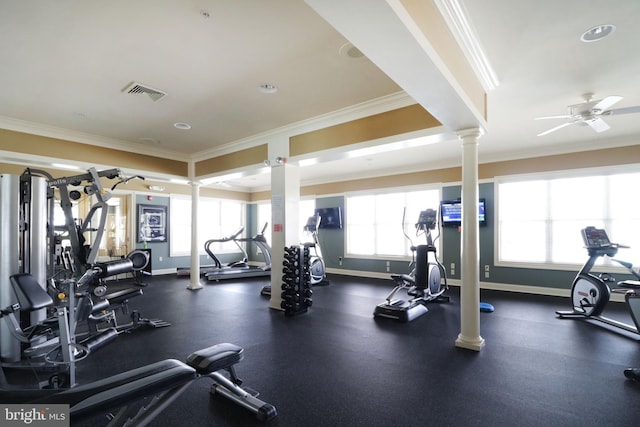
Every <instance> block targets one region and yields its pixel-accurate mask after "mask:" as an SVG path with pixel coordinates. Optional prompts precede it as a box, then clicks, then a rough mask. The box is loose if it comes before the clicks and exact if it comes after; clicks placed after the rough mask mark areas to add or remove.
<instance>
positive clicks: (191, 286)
mask: <svg viewBox="0 0 640 427" xmlns="http://www.w3.org/2000/svg"><path fill="white" fill-rule="evenodd" d="M202 288H203V286H202V284H201V283H200V282H197V283H189V286H187V289H189V290H190V291H197V290H199V289H202Z"/></svg>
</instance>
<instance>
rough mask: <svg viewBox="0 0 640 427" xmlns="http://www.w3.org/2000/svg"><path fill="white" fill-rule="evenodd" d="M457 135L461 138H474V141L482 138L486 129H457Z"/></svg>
mask: <svg viewBox="0 0 640 427" xmlns="http://www.w3.org/2000/svg"><path fill="white" fill-rule="evenodd" d="M456 135H458V138H460V139H461V140H463V141H464V140H467V139H473V141H477V140H478V139H480V137H481V136H482V135H484V131H483V130H482V128H469V129H461V130H459V131H456Z"/></svg>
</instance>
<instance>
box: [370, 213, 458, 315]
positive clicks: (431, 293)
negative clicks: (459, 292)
mask: <svg viewBox="0 0 640 427" xmlns="http://www.w3.org/2000/svg"><path fill="white" fill-rule="evenodd" d="M405 215H406V209H405V211H404V212H403V214H402V224H403V233H404V236H405V237H406V238H407V240H409V242H410V243H411V246H410V249H411V254H412V260H411V262H410V264H409V270H410V273H409V274H392V275H391V279H392V280H393V281H394V282H395V283H396V286H395V287H394V288H393V290H392V291H391V292H390V293H389V295H387V298H386V299H385V302H383V303H381V304H378V306H376V308H375V310H374V311H373V316H374V317H386V318H390V319H395V320H399V321H402V322H410V321H412V320H414V319H416V318H418V317H420V316H422V315H423V314H426V313H427V312H428V311H429V309H428V308H427V307H426V304H427V303H428V302H449V300H450V299H449V297H448V296H445V295H443V294H444V292H445V291H446V290H447V289H449V286H448V285H447V275H446V272H445V269H444V266H443V265H442V264H441V263H440V261H439V260H438V257H437V254H436V247H435V245H434V242H433V238H432V237H431V230H433V229H435V228H436V223H437V217H438V213H437V212H436V211H435V210H433V209H427V210H424V211H422V212H420V216H419V217H418V222H417V223H416V225H415V227H416V235H419V234H424V235H425V237H426V241H427V244H426V245H418V246H414V245H413V242H412V241H411V238H410V237H409V236H408V235H407V233H406V232H405V231H404V222H405ZM430 253H431V254H433V262H432V261H430V259H429V258H430V256H429V254H430ZM400 290H404V291H406V292H407V295H408V296H409V297H410V298H409V299H408V300H402V299H393V298H394V296H395V295H396V293H398V292H399V291H400Z"/></svg>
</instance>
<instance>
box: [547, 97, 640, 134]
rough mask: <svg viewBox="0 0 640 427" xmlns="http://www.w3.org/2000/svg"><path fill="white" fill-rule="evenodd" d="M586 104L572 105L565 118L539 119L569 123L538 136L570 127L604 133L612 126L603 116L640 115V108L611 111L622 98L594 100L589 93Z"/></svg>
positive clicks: (550, 117)
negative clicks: (561, 120)
mask: <svg viewBox="0 0 640 427" xmlns="http://www.w3.org/2000/svg"><path fill="white" fill-rule="evenodd" d="M583 97H584V102H582V103H580V104H575V105H570V106H569V107H568V108H569V113H568V114H565V115H563V116H545V117H537V118H536V120H545V119H567V121H566V122H565V123H563V124H561V125H559V126H556V127H553V128H551V129H549V130H546V131H544V132H542V133H540V134H538V136H544V135H547V134H549V133H551V132H555V131H557V130H558V129H562V128H563V127H566V126H570V125H579V126H589V127H590V128H591V129H593V130H594V131H596V132H604V131H605V130H608V129H609V128H610V126H609V125H608V124H607V123H606V122H605V121H604V120H603V119H602V117H601V116H613V115H618V114H630V113H640V106H636V107H626V108H616V109H614V110H610V108H611V107H612V106H613V105H614V104H616V103H618V102H619V101H620V100H622V97H621V96H607V97H606V98H604V99H598V100H593V98H592V97H593V94H592V93H587V94H585V95H583Z"/></svg>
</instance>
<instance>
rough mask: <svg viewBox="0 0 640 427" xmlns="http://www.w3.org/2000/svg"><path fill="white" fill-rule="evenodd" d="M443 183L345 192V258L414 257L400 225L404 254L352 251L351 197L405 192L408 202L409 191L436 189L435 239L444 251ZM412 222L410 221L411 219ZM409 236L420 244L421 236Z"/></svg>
mask: <svg viewBox="0 0 640 427" xmlns="http://www.w3.org/2000/svg"><path fill="white" fill-rule="evenodd" d="M442 187H443V186H442V183H432V184H426V185H412V186H405V187H392V188H383V189H378V190H374V191H372V190H364V191H352V192H348V193H345V194H344V205H345V209H344V211H345V213H344V215H345V218H344V219H343V221H344V230H345V232H344V233H343V234H344V236H343V239H344V241H343V244H344V246H343V247H344V252H345V254H344V257H345V258H350V259H367V260H389V261H410V260H411V259H412V256H411V253H410V250H409V246H410V245H409V242H408V241H407V240H406V238H405V236H404V235H402V230H400V227H398V229H397V233H398V234H399V235H401V236H402V239H403V240H404V242H405V243H406V247H405V254H403V255H396V254H380V253H374V254H360V253H354V252H351V251H350V248H349V234H348V230H349V225H350V221H349V215H350V213H349V207H348V205H349V201H348V199H349V198H350V197H359V196H373V197H377V196H385V195H393V194H404V197H405V202H406V194H407V193H414V192H418V191H436V192H437V198H438V205H437V206H435V209H436V210H437V212H438V227H437V228H436V230H437V232H438V233H437V234H436V235H435V236H433V240H434V244H435V246H436V248H437V251H438V253H441V251H442V238H441V237H442V226H441V224H440V201H442ZM405 207H406V203H405ZM400 221H401V218H398V223H399V222H400ZM409 222H410V221H409ZM407 223H408V222H407V220H406V218H405V225H406V224H407ZM375 224H376V223H375V222H374V227H375ZM409 236H410V237H411V239H412V241H413V244H419V242H418V241H417V240H418V239H421V238H422V237H421V236H413V235H411V234H409Z"/></svg>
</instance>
